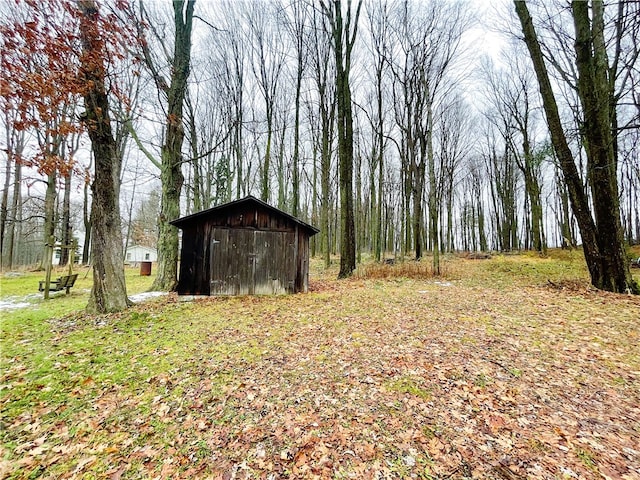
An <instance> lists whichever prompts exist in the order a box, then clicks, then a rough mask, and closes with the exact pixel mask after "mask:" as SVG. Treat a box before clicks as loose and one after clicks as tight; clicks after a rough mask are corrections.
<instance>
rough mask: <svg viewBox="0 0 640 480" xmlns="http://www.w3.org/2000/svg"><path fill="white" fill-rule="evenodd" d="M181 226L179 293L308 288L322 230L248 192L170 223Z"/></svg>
mask: <svg viewBox="0 0 640 480" xmlns="http://www.w3.org/2000/svg"><path fill="white" fill-rule="evenodd" d="M171 223H172V224H173V225H175V226H176V227H178V228H180V229H181V230H182V249H181V258H180V273H179V277H178V294H179V295H253V294H256V295H261V294H266V295H271V294H283V293H297V292H307V290H308V288H309V238H311V237H312V236H313V235H315V234H316V233H318V231H319V230H318V229H317V228H315V227H312V226H311V225H308V224H306V223H304V222H302V221H301V220H299V219H297V218H295V217H293V216H291V215H289V214H288V213H285V212H283V211H281V210H278V209H277V208H274V207H272V206H271V205H269V204H267V203H265V202H263V201H262V200H258V199H257V198H255V197H252V196H248V197H245V198H243V199H240V200H236V201H234V202H229V203H225V204H223V205H219V206H217V207H213V208H210V209H208V210H204V211H202V212H198V213H194V214H193V215H189V216H187V217H182V218H179V219H177V220H174V221H172V222H171Z"/></svg>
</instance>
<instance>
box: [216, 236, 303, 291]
mask: <svg viewBox="0 0 640 480" xmlns="http://www.w3.org/2000/svg"><path fill="white" fill-rule="evenodd" d="M294 242H295V234H293V233H288V232H263V231H257V230H244V229H235V230H233V229H231V230H230V229H225V228H215V229H214V230H213V232H212V236H211V246H210V252H211V254H210V255H211V256H210V258H211V263H210V265H211V280H210V283H211V295H247V294H280V293H287V292H293V291H295V279H296V258H295V255H296V251H297V250H296V248H295V243H294Z"/></svg>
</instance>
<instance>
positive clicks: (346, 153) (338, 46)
mask: <svg viewBox="0 0 640 480" xmlns="http://www.w3.org/2000/svg"><path fill="white" fill-rule="evenodd" d="M361 6H362V0H359V1H358V6H357V8H356V13H355V17H354V16H352V12H351V2H348V8H347V17H346V19H344V21H343V17H342V0H333V9H331V7H330V6H324V8H325V12H326V14H327V15H328V16H329V18H330V21H331V27H332V36H333V48H334V54H335V60H336V100H337V106H338V109H337V119H338V163H339V172H340V272H339V273H338V278H345V277H349V276H351V274H352V273H353V271H354V270H355V268H356V237H355V222H354V209H353V113H352V107H351V86H350V83H349V74H350V71H351V51H352V49H353V45H354V42H355V39H356V33H357V26H358V17H359V16H360V7H361ZM352 22H353V23H352Z"/></svg>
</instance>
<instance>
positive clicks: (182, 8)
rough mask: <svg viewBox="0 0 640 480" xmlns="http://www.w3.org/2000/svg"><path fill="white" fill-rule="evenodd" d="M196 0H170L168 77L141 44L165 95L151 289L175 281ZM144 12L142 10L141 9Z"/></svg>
mask: <svg viewBox="0 0 640 480" xmlns="http://www.w3.org/2000/svg"><path fill="white" fill-rule="evenodd" d="M194 8H195V0H175V1H174V2H173V19H174V28H175V31H174V43H173V53H172V54H170V55H169V54H168V52H167V50H166V47H165V46H164V44H163V43H162V42H163V39H161V38H159V36H158V35H157V34H156V35H155V36H156V40H158V41H159V42H160V43H161V44H162V45H163V48H164V50H165V57H167V58H166V61H167V62H168V64H169V65H170V78H169V81H167V79H166V78H165V76H164V75H163V74H162V71H161V68H162V67H160V66H159V65H158V62H157V61H156V60H154V58H153V57H152V55H151V52H150V50H149V48H148V44H147V43H144V44H143V50H142V51H143V54H144V59H145V63H146V66H147V68H148V69H149V71H150V72H151V75H152V78H153V80H154V82H155V84H156V86H157V88H158V90H159V91H160V92H162V94H163V95H164V97H165V98H166V111H165V115H166V130H165V135H164V141H163V144H162V147H161V148H160V158H161V162H160V180H161V183H162V204H161V205H162V206H161V211H160V217H159V219H158V226H159V239H158V274H157V276H156V279H155V280H154V282H153V285H152V287H151V288H152V289H156V290H173V289H174V288H175V287H176V285H177V282H178V229H177V228H176V227H174V226H173V225H171V224H170V223H169V222H170V221H172V220H175V219H176V218H178V217H179V216H180V193H181V190H182V184H183V182H184V175H183V173H182V163H183V156H182V143H183V141H184V135H185V132H184V123H183V108H184V101H185V97H186V92H187V86H188V83H187V81H188V78H189V70H190V63H191V32H192V29H193V12H194ZM143 14H144V10H143Z"/></svg>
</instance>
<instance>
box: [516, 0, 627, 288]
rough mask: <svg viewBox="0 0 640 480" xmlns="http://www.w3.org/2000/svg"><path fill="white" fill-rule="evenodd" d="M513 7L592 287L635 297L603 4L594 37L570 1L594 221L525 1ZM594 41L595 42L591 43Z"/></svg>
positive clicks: (582, 10)
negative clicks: (620, 199) (612, 120)
mask: <svg viewBox="0 0 640 480" xmlns="http://www.w3.org/2000/svg"><path fill="white" fill-rule="evenodd" d="M514 4H515V9H516V13H517V14H518V17H519V19H520V23H521V26H522V32H523V34H524V41H525V43H526V45H527V48H528V50H529V54H530V56H531V59H532V61H533V65H534V69H535V72H536V76H537V78H538V84H539V87H540V93H541V95H542V100H543V106H544V111H545V114H546V118H547V123H548V125H549V131H550V134H551V140H552V142H553V146H554V149H555V151H556V154H557V156H558V159H559V160H560V166H561V168H562V171H563V174H564V179H565V182H566V183H567V188H568V191H569V197H570V199H571V206H572V209H573V212H574V215H575V217H576V220H577V222H578V225H579V227H580V234H581V236H582V242H583V250H584V255H585V259H586V262H587V267H588V268H589V273H590V275H591V283H592V284H593V285H594V286H595V287H597V288H600V289H604V290H610V291H613V292H625V291H631V292H634V293H640V288H639V287H638V285H637V284H636V283H635V282H634V281H633V279H632V277H631V272H630V270H629V265H628V262H627V261H626V257H625V255H624V244H623V239H622V228H621V225H620V211H619V205H618V196H617V181H616V164H615V159H614V158H613V144H612V139H611V131H610V128H611V124H610V116H609V99H610V98H609V94H608V90H607V89H606V88H605V87H606V72H607V69H606V55H605V52H604V51H603V50H602V48H604V44H603V42H602V41H601V40H598V39H599V37H600V33H599V32H600V30H601V28H602V25H601V22H602V14H601V8H602V2H599V1H594V6H595V8H594V9H593V17H594V20H593V31H594V32H595V35H593V33H592V26H591V22H590V19H589V5H588V3H586V2H582V1H574V2H572V12H573V17H574V24H575V28H576V42H575V50H576V66H577V70H578V94H579V96H580V100H581V103H582V107H583V114H584V122H585V124H584V132H585V143H586V148H587V156H588V162H589V167H588V173H589V180H590V184H591V188H592V193H593V194H594V198H593V202H594V210H595V218H596V221H595V222H594V220H593V218H592V217H591V210H590V208H589V202H588V198H587V196H586V194H585V192H584V190H583V189H582V182H581V179H580V175H579V173H578V170H577V168H576V164H575V162H574V158H573V154H572V152H571V149H570V148H569V145H568V143H567V140H566V136H565V133H564V130H563V128H562V123H561V121H560V115H559V113H558V107H557V104H556V100H555V97H554V93H553V90H552V88H551V82H550V80H549V75H548V73H547V68H546V65H545V62H544V57H543V55H542V50H541V48H540V44H539V41H538V36H537V33H536V31H535V28H534V26H533V21H532V19H531V15H530V13H529V9H528V7H527V5H526V3H525V2H524V1H514ZM596 4H598V5H596ZM594 40H596V41H595V42H594ZM593 52H595V53H593ZM603 69H604V72H603V71H602V70H603ZM603 82H604V84H605V85H603Z"/></svg>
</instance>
